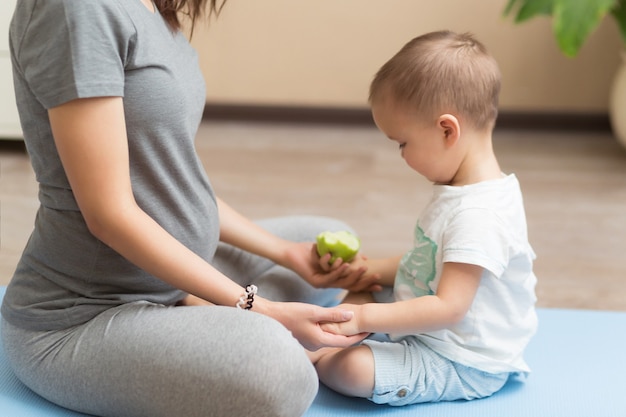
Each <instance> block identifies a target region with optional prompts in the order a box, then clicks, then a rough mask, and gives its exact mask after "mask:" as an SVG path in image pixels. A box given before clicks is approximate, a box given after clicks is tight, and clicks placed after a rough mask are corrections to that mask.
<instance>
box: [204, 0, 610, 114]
mask: <svg viewBox="0 0 626 417" xmlns="http://www.w3.org/2000/svg"><path fill="white" fill-rule="evenodd" d="M505 4H506V1H505V0H438V1H426V0H421V1H420V0H387V1H380V0H332V1H331V0H325V1H324V0H322V1H304V0H228V3H227V5H226V7H225V8H224V10H223V14H222V15H221V16H220V18H219V19H218V20H217V21H214V22H212V23H211V25H210V27H209V29H205V28H204V27H202V25H199V26H201V27H197V28H196V32H195V34H194V37H193V40H192V42H193V44H194V45H195V46H196V48H197V49H198V52H199V55H200V60H201V65H202V68H203V71H204V73H205V78H206V80H207V101H210V102H213V103H232V104H270V105H299V106H323V107H326V106H338V107H365V106H366V97H367V89H368V85H369V81H370V79H371V77H372V76H373V74H374V73H375V72H376V70H377V69H378V67H379V66H380V65H382V64H383V63H384V62H385V61H386V60H387V59H388V58H389V57H391V55H393V54H394V53H395V52H396V51H397V50H398V49H399V48H400V47H401V46H402V45H403V44H404V43H405V42H407V41H408V40H409V39H411V38H413V37H415V36H417V35H419V34H421V33H424V32H427V31H431V30H438V29H444V28H445V29H451V30H455V31H470V32H473V33H474V34H475V35H476V36H477V37H478V38H479V39H481V40H482V41H483V42H484V43H485V44H486V45H487V47H488V48H489V50H490V51H491V52H492V54H493V55H494V56H495V57H496V59H497V60H498V62H499V63H500V67H501V69H502V73H503V89H502V95H501V108H502V110H512V111H553V112H604V111H606V109H607V105H608V99H609V90H610V85H611V81H612V78H613V75H614V74H615V71H616V69H617V66H618V64H619V60H620V57H619V54H620V50H621V43H620V40H619V35H618V31H617V27H616V25H615V23H614V22H613V21H612V20H605V21H604V22H603V23H602V25H601V27H600V29H599V30H598V31H597V32H596V33H594V35H593V36H592V37H591V38H590V40H589V42H588V43H587V44H586V45H585V46H584V47H583V50H582V51H581V53H580V54H579V56H578V57H577V58H574V59H571V58H566V57H564V56H563V55H562V54H561V53H560V51H559V50H558V49H557V47H556V43H555V41H554V39H553V37H552V33H551V27H550V24H551V23H550V21H549V20H548V19H547V18H541V19H537V20H534V21H530V22H527V23H525V24H523V25H515V24H513V22H512V20H511V19H510V18H506V19H505V18H503V17H502V10H503V7H504V5H505Z"/></svg>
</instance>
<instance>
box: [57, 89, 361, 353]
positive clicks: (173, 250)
mask: <svg viewBox="0 0 626 417" xmlns="http://www.w3.org/2000/svg"><path fill="white" fill-rule="evenodd" d="M49 118H50V123H51V127H52V132H53V135H54V140H55V144H56V147H57V150H58V153H59V156H60V158H61V161H62V163H63V167H64V169H65V172H66V175H67V177H68V180H69V182H70V185H71V187H72V191H73V193H74V196H75V198H76V201H77V203H78V206H79V208H80V210H81V213H82V215H83V216H84V218H85V221H86V223H87V227H88V228H89V230H90V232H91V233H93V235H94V236H95V237H97V238H98V239H100V240H101V241H102V242H104V243H105V244H107V245H108V246H110V247H111V248H113V249H114V250H115V251H117V252H118V253H120V254H121V255H122V256H124V257H125V258H126V259H128V260H129V261H130V262H132V263H134V264H135V265H137V266H138V267H140V268H142V269H144V270H145V271H147V272H149V273H150V274H152V275H154V276H156V277H158V278H159V279H161V280H163V281H165V282H167V283H169V284H171V285H173V286H174V287H177V288H179V289H181V290H183V291H185V292H188V293H190V294H193V295H195V296H197V297H199V298H201V299H204V300H207V301H210V302H212V303H215V304H220V305H226V306H235V304H236V302H237V301H238V299H239V297H240V296H241V294H242V293H243V291H244V290H243V288H242V287H241V286H239V285H238V284H236V283H235V282H233V281H232V280H230V279H229V278H228V277H226V276H224V275H223V274H222V273H220V272H219V271H217V270H216V269H215V268H214V267H213V266H211V265H210V264H209V263H207V262H206V261H204V259H202V258H201V257H199V256H198V255H196V254H195V253H194V252H193V251H191V250H189V249H188V248H187V247H185V246H184V245H183V244H181V243H180V242H179V241H177V240H176V239H175V238H174V237H173V236H172V235H170V234H169V233H168V232H167V231H166V230H164V229H163V228H162V227H161V226H160V225H159V224H158V223H157V222H155V221H154V220H153V219H152V218H151V217H150V216H148V215H147V214H146V213H145V212H144V211H143V210H142V209H141V208H140V207H139V206H138V205H137V203H136V201H135V199H134V196H133V191H132V186H131V182H130V168H129V164H130V161H129V154H128V144H127V135H126V127H125V120H124V109H123V102H122V98H120V97H101V98H88V99H77V100H73V101H70V102H68V103H65V104H63V105H61V106H58V107H55V108H53V109H50V110H49ZM227 215H228V214H227ZM232 230H237V229H236V228H235V229H232ZM235 234H236V233H235ZM253 309H254V310H257V311H259V312H261V313H265V314H267V315H270V316H271V317H274V318H276V319H278V320H279V321H280V320H282V322H283V323H284V324H286V325H293V324H294V321H293V320H294V318H292V319H291V321H289V320H288V319H287V318H289V317H290V316H293V317H295V319H298V318H299V319H301V320H300V323H298V324H299V325H300V329H298V332H299V333H298V336H299V337H300V338H301V339H299V340H300V341H301V342H302V343H303V344H305V345H306V346H307V347H308V348H310V349H315V348H318V347H320V346H322V345H325V344H328V345H338V346H348V345H350V344H352V343H354V342H355V341H357V340H358V339H359V337H353V338H349V337H348V338H346V337H343V336H341V337H339V338H337V337H336V336H334V335H330V334H327V333H325V332H323V331H322V330H321V329H320V327H319V325H318V322H317V321H314V320H321V321H324V320H330V321H336V320H339V321H344V320H346V319H350V317H351V314H347V315H346V312H345V311H341V310H338V309H323V308H321V307H316V306H306V307H302V306H301V305H298V304H296V303H293V304H287V303H272V302H270V301H268V300H263V299H261V298H260V297H259V298H258V300H255V308H253ZM305 309H306V310H305ZM303 310H304V311H303ZM296 321H298V320H296ZM290 329H291V328H290ZM291 330H293V329H291ZM294 334H295V333H294Z"/></svg>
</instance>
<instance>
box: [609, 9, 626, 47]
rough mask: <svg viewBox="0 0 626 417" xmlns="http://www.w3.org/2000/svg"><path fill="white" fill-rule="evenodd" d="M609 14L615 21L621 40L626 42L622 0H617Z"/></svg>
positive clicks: (625, 16)
mask: <svg viewBox="0 0 626 417" xmlns="http://www.w3.org/2000/svg"><path fill="white" fill-rule="evenodd" d="M611 14H612V15H613V17H614V18H615V20H616V21H617V26H618V27H619V31H620V34H621V35H622V42H624V43H626V4H625V2H624V0H619V1H618V2H617V5H616V6H615V7H614V8H613V10H612V11H611Z"/></svg>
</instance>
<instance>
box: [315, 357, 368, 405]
mask: <svg viewBox="0 0 626 417" xmlns="http://www.w3.org/2000/svg"><path fill="white" fill-rule="evenodd" d="M313 354H314V355H315V358H314V359H315V360H313V358H312V361H313V364H314V365H315V369H316V370H317V373H318V375H319V378H320V381H322V382H323V383H324V384H325V385H326V386H328V387H329V388H332V389H333V390H335V391H337V392H339V393H341V394H344V395H348V396H351V397H361V398H369V397H371V396H372V392H373V391H374V355H373V354H372V351H371V350H370V348H369V347H367V346H366V345H358V346H352V347H349V348H345V349H340V348H326V349H320V351H318V352H313Z"/></svg>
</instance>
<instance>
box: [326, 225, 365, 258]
mask: <svg viewBox="0 0 626 417" xmlns="http://www.w3.org/2000/svg"><path fill="white" fill-rule="evenodd" d="M360 248H361V241H360V240H359V238H358V237H356V236H355V235H353V234H352V233H350V232H348V231H345V230H342V231H339V232H322V233H320V234H319V235H317V253H318V255H319V256H324V255H326V254H327V253H330V254H331V257H330V263H333V262H335V260H336V259H337V258H341V259H343V261H344V262H350V261H351V260H352V259H354V257H355V255H356V254H357V252H358V251H359V249H360Z"/></svg>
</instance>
